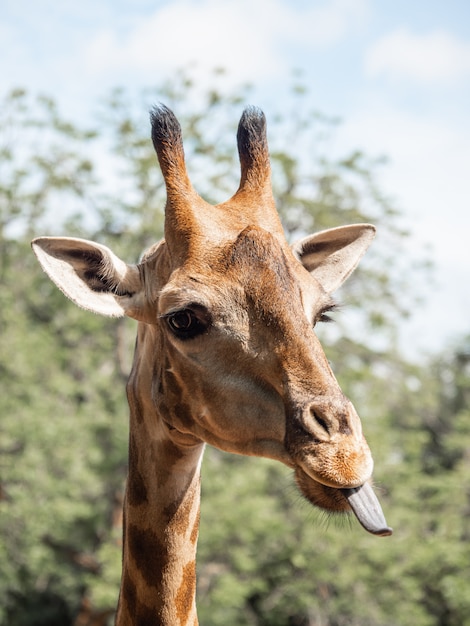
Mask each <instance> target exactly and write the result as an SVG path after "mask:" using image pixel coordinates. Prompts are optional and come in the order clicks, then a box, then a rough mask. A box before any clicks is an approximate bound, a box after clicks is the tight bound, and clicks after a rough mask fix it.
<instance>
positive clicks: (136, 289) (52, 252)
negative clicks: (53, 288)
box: [32, 237, 144, 319]
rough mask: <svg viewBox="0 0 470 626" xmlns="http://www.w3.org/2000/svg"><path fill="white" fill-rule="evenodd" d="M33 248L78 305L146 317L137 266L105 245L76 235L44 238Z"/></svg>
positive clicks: (111, 313)
mask: <svg viewBox="0 0 470 626" xmlns="http://www.w3.org/2000/svg"><path fill="white" fill-rule="evenodd" d="M32 247H33V250H34V253H35V254H36V256H37V258H38V260H39V263H40V264H41V266H42V268H43V270H44V271H45V272H46V274H47V275H48V276H49V278H50V279H51V280H52V281H53V282H54V283H55V284H56V285H57V287H59V289H60V290H61V291H62V292H63V293H64V294H65V295H66V296H67V297H68V298H70V300H72V302H74V303H75V304H77V305H78V306H80V307H82V308H84V309H87V310H88V311H93V312H94V313H99V314H100V315H106V316H108V317H123V316H124V315H128V316H129V317H133V318H135V319H142V318H143V316H144V301H143V297H142V294H143V289H142V284H141V278H140V273H139V270H138V267H137V266H136V265H127V264H126V263H124V261H121V259H119V258H118V257H117V256H116V255H115V254H114V253H113V252H111V250H110V249H109V248H107V247H106V246H103V245H102V244H98V243H94V242H92V241H86V240H84V239H76V238H73V237H40V238H38V239H34V241H33V242H32Z"/></svg>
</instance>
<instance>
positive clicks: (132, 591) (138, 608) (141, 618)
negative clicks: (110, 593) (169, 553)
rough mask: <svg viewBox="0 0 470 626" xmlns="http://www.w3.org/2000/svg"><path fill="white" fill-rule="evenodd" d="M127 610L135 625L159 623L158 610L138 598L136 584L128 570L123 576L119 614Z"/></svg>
mask: <svg viewBox="0 0 470 626" xmlns="http://www.w3.org/2000/svg"><path fill="white" fill-rule="evenodd" d="M125 612H127V614H128V615H129V617H130V618H131V620H132V624H133V626H155V624H157V623H158V617H157V613H158V611H157V610H156V609H152V608H150V607H148V606H147V605H145V604H143V603H142V602H140V601H139V600H138V598H137V589H136V586H135V584H134V581H133V580H132V578H131V577H130V576H129V573H128V572H127V571H125V572H124V574H123V578H122V589H121V594H120V596H119V607H118V615H119V614H122V613H125Z"/></svg>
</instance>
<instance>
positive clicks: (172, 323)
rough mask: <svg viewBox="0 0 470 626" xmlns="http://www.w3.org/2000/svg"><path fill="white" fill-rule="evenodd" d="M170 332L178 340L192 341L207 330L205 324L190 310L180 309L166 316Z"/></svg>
mask: <svg viewBox="0 0 470 626" xmlns="http://www.w3.org/2000/svg"><path fill="white" fill-rule="evenodd" d="M166 322H167V324H168V327H169V329H170V330H171V332H172V333H173V334H174V335H175V336H176V337H178V339H192V338H193V337H196V336H197V335H201V334H202V333H204V332H205V331H206V330H207V327H208V324H207V322H206V321H205V320H204V319H202V318H201V317H199V316H198V315H196V313H195V312H194V311H192V310H191V309H182V310H181V311H176V313H171V314H170V315H167V316H166Z"/></svg>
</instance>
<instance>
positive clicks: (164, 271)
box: [32, 105, 392, 626]
mask: <svg viewBox="0 0 470 626" xmlns="http://www.w3.org/2000/svg"><path fill="white" fill-rule="evenodd" d="M151 126H152V140H153V144H154V148H155V151H156V153H157V157H158V161H159V164H160V168H161V171H162V174H163V177H164V181H165V185H166V193H167V202H166V207H165V236H164V239H163V240H162V241H161V242H159V243H156V244H154V245H153V246H152V247H151V248H150V249H149V250H147V251H146V252H145V253H144V255H143V257H142V259H141V261H140V262H139V263H138V264H127V263H125V262H124V261H122V260H121V259H119V258H118V257H117V256H116V255H115V254H114V253H113V252H112V251H111V250H110V249H109V248H107V247H106V246H104V245H102V244H100V243H94V242H90V241H86V240H82V239H77V238H68V237H62V238H55V237H40V238H37V239H35V240H34V241H33V242H32V246H33V249H34V252H35V254H36V256H37V258H38V260H39V262H40V263H41V265H42V267H43V269H44V270H45V272H46V273H47V274H48V276H49V277H50V278H51V279H52V280H53V281H54V282H55V283H56V284H57V286H58V287H59V288H60V289H61V290H62V291H63V292H64V294H65V295H66V296H67V297H69V298H70V299H71V300H72V301H73V302H74V303H76V304H77V305H79V306H80V307H82V308H84V309H87V310H89V311H93V312H95V313H99V314H102V315H107V316H114V317H120V316H124V315H127V316H129V317H131V318H134V319H136V320H137V321H138V326H137V340H136V348H135V355H134V361H133V366H132V370H131V373H130V377H129V381H128V384H127V396H128V402H129V407H130V430H129V469H128V479H127V485H126V495H125V500H124V525H123V526H124V530H123V533H124V535H123V536H124V540H123V564H122V579H121V588H120V595H119V602H118V608H117V614H116V624H117V625H118V626H124V625H126V626H130V625H132V626H144V625H151V624H155V625H157V624H159V625H163V626H170V625H171V626H175V625H181V626H183V625H194V624H197V623H198V621H197V612H196V601H195V595H196V565H195V564H196V544H197V538H198V529H199V513H200V470H201V461H202V457H203V452H204V447H205V445H206V444H210V445H213V446H216V447H217V448H219V449H221V450H225V451H228V452H233V453H237V454H244V455H254V456H260V457H267V458H271V459H276V460H278V461H280V462H282V463H284V464H285V465H287V466H288V467H290V468H292V469H293V471H294V476H295V480H296V483H297V485H298V487H299V489H300V491H301V493H302V494H303V495H304V496H305V498H307V500H309V501H310V502H311V503H312V504H313V505H315V506H318V507H320V508H322V509H324V510H327V511H336V512H346V511H351V510H352V511H353V512H354V514H355V515H356V517H357V519H358V520H359V522H360V524H361V525H362V526H363V527H364V528H365V529H366V530H367V531H369V532H371V533H373V534H375V535H381V536H384V535H389V534H391V532H392V531H391V529H390V528H389V527H388V526H387V523H386V521H385V518H384V516H383V513H382V509H381V507H380V504H379V502H378V500H377V498H376V496H375V494H374V491H373V488H372V487H371V484H370V481H371V475H372V469H373V461H372V456H371V452H370V450H369V447H368V445H367V442H366V440H365V438H364V435H363V433H362V428H361V422H360V419H359V417H358V415H357V413H356V410H355V409H354V407H353V405H352V403H351V401H350V400H349V399H348V398H346V397H345V396H344V395H343V393H342V391H341V389H340V387H339V384H338V383H337V381H336V379H335V377H334V374H333V372H332V370H331V368H330V366H329V363H328V361H327V359H326V357H325V354H324V352H323V349H322V347H321V345H320V342H319V340H318V338H317V337H316V334H315V331H314V326H315V324H316V323H317V322H319V321H322V320H324V319H325V317H326V316H327V314H328V311H330V310H331V309H332V307H333V300H332V295H331V294H332V293H333V292H334V291H335V290H336V289H337V288H338V287H339V286H340V285H341V284H342V283H343V282H344V280H345V279H346V278H347V277H348V276H349V274H350V273H351V272H352V271H353V270H354V268H355V267H356V265H357V263H358V262H359V260H360V258H361V257H362V255H363V254H364V252H365V251H366V249H367V247H368V246H369V244H370V243H371V241H372V239H373V237H374V234H375V228H374V227H373V226H372V225H369V224H354V225H349V226H343V227H339V228H333V229H329V230H326V231H322V232H320V233H317V234H315V235H311V236H308V237H306V238H304V239H303V240H302V241H300V242H298V243H297V244H295V245H293V246H289V245H288V243H287V241H286V238H285V236H284V232H283V228H282V225H281V222H280V219H279V216H278V213H277V211H276V207H275V203H274V199H273V194H272V188H271V172H270V160H269V152H268V143H267V135H266V120H265V116H264V114H263V113H262V111H260V110H259V109H257V108H255V107H248V108H246V109H245V110H244V112H243V114H242V117H241V119H240V122H239V127H238V133H237V143H238V152H239V158H240V166H241V176H240V184H239V187H238V190H237V191H236V193H235V194H234V195H233V196H232V197H231V198H230V199H229V200H228V201H226V202H223V203H221V204H218V205H215V206H214V205H210V204H208V203H207V202H206V201H205V200H203V199H202V197H201V196H200V195H199V194H198V193H197V192H196V190H195V189H194V187H193V186H192V184H191V182H190V179H189V176H188V173H187V169H186V165H185V158H184V150H183V140H182V133H181V128H180V125H179V122H178V121H177V119H176V117H175V116H174V114H173V113H172V112H171V111H170V110H169V109H168V108H167V107H166V106H164V105H158V106H156V107H155V108H154V109H153V110H152V112H151Z"/></svg>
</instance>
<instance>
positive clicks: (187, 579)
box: [175, 561, 196, 624]
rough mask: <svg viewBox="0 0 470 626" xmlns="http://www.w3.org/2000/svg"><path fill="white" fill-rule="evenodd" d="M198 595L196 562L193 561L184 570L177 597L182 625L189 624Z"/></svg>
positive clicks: (177, 613)
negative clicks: (195, 598)
mask: <svg viewBox="0 0 470 626" xmlns="http://www.w3.org/2000/svg"><path fill="white" fill-rule="evenodd" d="M195 595H196V561H191V562H190V563H188V564H187V565H185V566H184V568H183V580H182V581H181V585H180V587H179V589H178V592H177V594H176V597H175V608H176V615H177V616H178V619H179V621H180V624H187V623H188V616H189V614H190V612H191V608H192V606H193V601H194V596H195Z"/></svg>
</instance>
